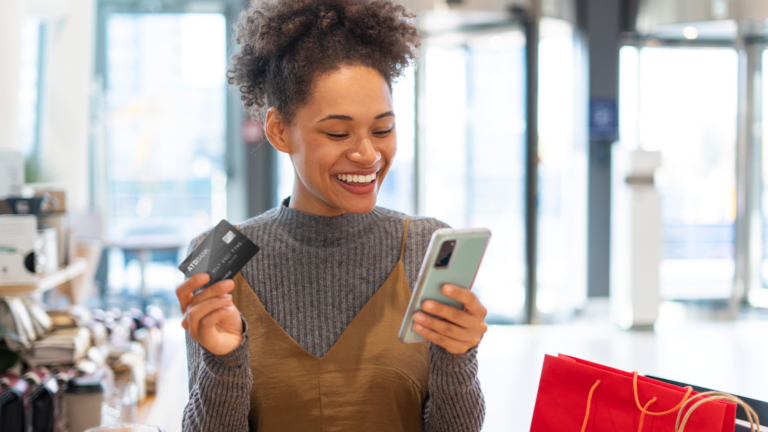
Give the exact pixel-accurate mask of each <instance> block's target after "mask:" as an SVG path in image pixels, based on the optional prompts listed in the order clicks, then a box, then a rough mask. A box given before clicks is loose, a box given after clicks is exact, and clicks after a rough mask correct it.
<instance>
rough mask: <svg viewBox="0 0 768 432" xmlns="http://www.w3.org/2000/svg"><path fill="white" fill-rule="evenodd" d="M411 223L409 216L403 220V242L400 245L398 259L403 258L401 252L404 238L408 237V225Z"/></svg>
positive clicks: (403, 247) (402, 251) (403, 250)
mask: <svg viewBox="0 0 768 432" xmlns="http://www.w3.org/2000/svg"><path fill="white" fill-rule="evenodd" d="M410 223H411V217H410V216H408V219H406V220H405V231H403V244H402V245H401V246H400V261H402V260H403V253H404V252H405V239H406V238H408V225H410Z"/></svg>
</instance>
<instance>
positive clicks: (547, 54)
mask: <svg viewBox="0 0 768 432" xmlns="http://www.w3.org/2000/svg"><path fill="white" fill-rule="evenodd" d="M540 28H541V40H540V41H539V110H538V112H539V115H538V123H539V128H538V133H539V164H538V181H539V185H538V186H539V187H538V189H539V200H538V236H537V237H538V238H537V240H538V245H537V252H538V257H537V258H538V259H537V270H536V271H537V276H536V279H537V283H538V286H537V293H536V307H537V309H538V314H539V317H540V318H541V319H542V320H543V321H547V322H552V321H562V320H566V319H568V318H570V317H571V316H572V315H573V312H574V310H575V309H578V308H581V307H583V306H584V304H585V303H586V300H587V146H586V144H587V143H586V137H585V135H586V134H585V133H583V132H584V131H583V130H582V131H581V132H582V133H579V131H578V126H577V125H578V121H577V118H576V116H577V113H579V111H580V110H579V109H577V107H583V106H584V104H583V102H582V100H581V99H580V94H579V93H578V92H577V88H578V87H577V84H578V83H579V80H580V78H582V77H581V75H580V71H581V68H580V67H579V58H578V56H577V54H578V52H577V50H576V45H575V44H576V41H575V40H574V37H573V26H572V25H571V24H570V23H569V22H567V21H564V20H559V19H553V18H543V19H542V20H541V26H540ZM580 102H582V103H580ZM581 111H583V110H581Z"/></svg>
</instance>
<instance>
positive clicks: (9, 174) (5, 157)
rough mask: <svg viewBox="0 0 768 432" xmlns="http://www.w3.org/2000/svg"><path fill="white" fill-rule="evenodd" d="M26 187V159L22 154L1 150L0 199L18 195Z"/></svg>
mask: <svg viewBox="0 0 768 432" xmlns="http://www.w3.org/2000/svg"><path fill="white" fill-rule="evenodd" d="M23 185H24V157H23V156H22V154H21V152H19V151H13V150H9V149H0V198H5V197H6V196H11V195H18V194H20V193H21V188H22V186H23Z"/></svg>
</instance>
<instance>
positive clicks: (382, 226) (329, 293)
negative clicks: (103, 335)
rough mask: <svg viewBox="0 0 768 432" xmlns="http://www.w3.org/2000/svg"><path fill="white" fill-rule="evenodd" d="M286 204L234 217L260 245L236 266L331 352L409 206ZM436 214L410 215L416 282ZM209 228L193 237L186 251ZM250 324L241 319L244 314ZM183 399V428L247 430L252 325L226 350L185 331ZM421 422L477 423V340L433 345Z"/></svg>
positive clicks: (454, 426)
mask: <svg viewBox="0 0 768 432" xmlns="http://www.w3.org/2000/svg"><path fill="white" fill-rule="evenodd" d="M287 202H288V200H286V201H285V202H284V203H283V205H281V206H279V207H278V208H275V209H272V210H270V211H268V212H266V213H264V214H262V215H260V216H257V217H255V218H252V219H249V220H248V221H246V222H244V223H243V224H241V225H240V230H241V231H242V232H243V233H244V234H245V235H246V236H247V237H248V238H249V239H251V240H252V241H253V242H254V243H256V244H257V245H258V246H259V247H260V248H261V250H260V251H259V253H258V254H256V256H255V257H254V258H253V259H252V260H251V261H250V262H248V264H247V265H246V266H245V267H244V268H243V270H242V275H243V277H244V278H245V280H246V281H247V282H248V283H249V284H250V285H251V287H252V288H253V289H254V291H255V292H256V295H258V296H259V299H260V300H261V303H262V304H263V305H264V308H265V309H266V310H267V312H268V313H269V314H270V315H271V316H272V317H273V318H274V319H275V321H277V323H278V324H280V326H281V327H282V328H283V329H284V330H285V331H286V332H287V333H288V335H290V336H291V337H292V338H293V339H294V340H295V341H296V342H298V344H299V345H300V346H301V347H302V348H304V349H305V350H307V351H308V352H309V353H311V354H312V355H314V356H316V357H320V356H323V355H324V354H325V353H326V352H328V351H329V350H330V349H331V347H332V346H333V344H334V343H335V342H336V340H337V339H338V338H339V336H341V334H342V332H343V331H344V329H345V328H346V327H347V325H348V324H349V323H350V322H351V321H352V319H353V318H354V317H355V315H357V313H358V312H359V311H360V310H361V309H362V308H363V306H364V305H365V304H366V302H368V300H369V299H370V298H371V297H372V296H373V294H374V293H375V292H376V290H377V289H378V288H379V287H380V286H381V285H382V284H383V283H384V281H385V280H386V278H387V276H389V274H390V272H391V271H392V269H394V267H395V265H396V264H397V260H398V258H399V255H400V245H401V242H402V235H403V230H404V229H405V221H406V218H407V216H406V215H404V214H402V213H397V212H394V211H392V210H387V209H384V208H380V207H376V208H375V209H374V210H373V211H371V212H370V213H367V214H361V215H356V214H351V213H348V214H344V215H342V216H336V217H323V216H316V215H312V214H308V213H303V212H300V211H297V210H293V209H291V208H288V207H287ZM445 227H446V225H445V224H444V223H442V222H440V221H438V220H435V219H431V218H424V217H413V218H411V223H410V228H409V230H408V239H407V241H406V245H405V254H404V257H403V262H404V264H405V273H406V275H407V277H408V283H409V285H410V287H411V289H413V287H414V284H415V282H416V277H417V275H418V272H419V269H420V267H421V262H422V259H423V257H424V254H425V253H426V250H427V245H428V244H429V240H430V237H431V236H432V233H433V232H434V231H435V230H437V229H439V228H445ZM204 237H205V234H203V235H202V236H200V237H198V238H197V239H195V240H194V241H193V242H192V245H191V246H190V251H191V249H193V248H194V247H195V246H196V245H197V243H198V242H199V241H200V240H201V239H202V238H204ZM246 325H247V323H246ZM187 359H188V363H189V403H188V404H187V407H186V409H185V410H184V420H183V429H184V431H186V432H218V431H222V432H224V431H227V432H230V431H237V432H245V431H247V430H248V411H249V408H250V401H249V395H250V391H251V386H252V384H253V379H252V377H251V370H250V366H249V365H250V362H251V361H258V359H251V358H250V355H249V352H248V332H247V330H246V332H245V333H244V339H243V343H242V344H241V345H240V346H239V347H237V348H236V349H235V350H234V351H232V352H231V353H229V354H227V355H224V356H216V355H214V354H211V353H210V352H208V351H207V350H206V349H205V348H203V347H201V346H200V345H199V344H198V343H197V342H195V341H193V340H192V339H190V338H189V335H187ZM429 360H430V361H429V363H430V373H429V389H428V396H427V402H426V406H425V407H424V411H423V412H424V430H425V431H479V430H480V428H481V426H482V424H483V418H484V415H485V402H484V400H483V393H482V391H481V389H480V382H479V381H478V378H477V349H476V348H475V349H472V350H470V351H469V352H467V353H466V354H464V355H453V354H450V353H448V352H447V351H445V350H444V349H443V348H441V347H439V346H437V345H433V344H431V345H430V350H429Z"/></svg>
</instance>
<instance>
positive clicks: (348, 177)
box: [336, 173, 376, 183]
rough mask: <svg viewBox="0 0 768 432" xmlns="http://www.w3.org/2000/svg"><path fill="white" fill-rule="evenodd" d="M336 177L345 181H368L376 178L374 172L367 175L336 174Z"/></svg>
mask: <svg viewBox="0 0 768 432" xmlns="http://www.w3.org/2000/svg"><path fill="white" fill-rule="evenodd" d="M336 178H338V179H339V180H341V181H343V182H347V183H370V182H372V181H374V180H376V173H373V174H368V175H357V174H336Z"/></svg>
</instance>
